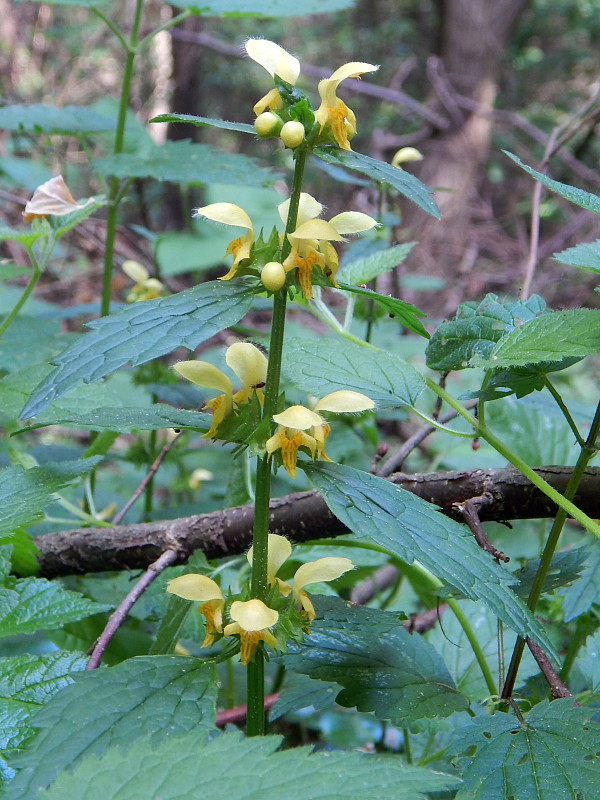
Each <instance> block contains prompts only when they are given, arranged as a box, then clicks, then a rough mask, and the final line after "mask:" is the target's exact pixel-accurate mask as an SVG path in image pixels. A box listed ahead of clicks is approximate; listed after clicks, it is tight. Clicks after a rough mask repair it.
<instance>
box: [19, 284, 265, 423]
mask: <svg viewBox="0 0 600 800" xmlns="http://www.w3.org/2000/svg"><path fill="white" fill-rule="evenodd" d="M252 299H253V294H252V291H251V290H250V289H249V288H248V287H247V286H245V285H244V283H242V282H239V281H238V282H236V283H235V285H231V284H230V283H223V282H221V281H213V282H209V283H204V284H200V285H199V286H195V287H194V288H192V289H187V290H186V291H184V292H180V293H179V294H174V295H170V296H169V297H161V298H159V299H157V300H145V301H144V302H142V303H135V304H133V305H131V306H127V307H126V308H123V309H121V310H120V311H118V312H117V313H116V314H111V315H110V316H108V317H102V318H101V319H98V320H95V321H94V322H91V323H89V325H88V327H89V328H91V329H92V330H91V332H90V333H88V334H86V335H85V336H82V337H80V338H79V339H77V341H75V342H74V343H73V344H72V345H71V347H69V348H68V349H67V350H65V351H64V352H63V353H61V354H60V355H59V356H57V357H56V358H55V359H54V363H55V364H56V365H57V366H56V369H54V370H53V371H52V373H51V374H50V375H49V376H48V378H47V379H46V380H45V381H43V382H42V383H41V384H40V386H39V387H38V388H37V389H36V390H35V391H34V392H33V395H32V397H31V398H30V400H29V402H28V403H27V405H26V406H25V408H24V409H23V412H22V414H21V417H22V418H23V419H27V418H29V417H33V416H35V415H36V414H38V413H39V412H40V411H43V410H44V409H45V408H47V406H48V405H50V403H51V402H52V401H53V400H55V399H56V398H57V397H62V396H63V395H64V394H65V393H66V392H67V391H68V390H69V389H70V388H71V387H72V386H74V385H75V384H76V383H79V381H81V380H83V381H85V382H86V383H91V382H92V381H95V380H98V379H99V378H102V377H104V376H105V375H108V374H109V373H111V372H114V371H115V370H116V369H118V368H119V367H121V366H123V365H124V364H126V363H127V362H130V363H131V364H132V365H133V366H136V365H137V364H143V363H144V362H146V361H150V360H151V359H153V358H158V357H159V356H162V355H164V354H165V353H169V352H170V351H172V350H174V349H175V348H176V347H187V348H188V349H190V350H193V349H194V348H195V347H196V346H197V345H199V344H200V342H203V341H205V340H206V339H209V338H210V337H211V336H214V335H215V334H216V333H218V332H219V331H221V330H223V329H224V328H227V327H228V326H229V325H234V324H235V323H236V322H237V321H238V320H240V319H241V318H242V317H243V316H244V315H245V314H246V313H247V312H248V310H249V309H250V306H251V305H252Z"/></svg>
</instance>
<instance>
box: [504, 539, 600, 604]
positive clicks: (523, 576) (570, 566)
mask: <svg viewBox="0 0 600 800" xmlns="http://www.w3.org/2000/svg"><path fill="white" fill-rule="evenodd" d="M589 554H590V550H589V549H588V548H587V547H576V548H574V549H573V550H563V551H560V552H558V553H555V555H554V557H553V559H552V563H551V564H550V567H549V569H548V571H547V573H546V577H545V578H544V584H543V586H542V592H543V593H544V594H549V593H550V592H553V591H554V590H555V589H559V588H560V587H562V586H568V585H569V584H571V583H573V582H574V581H576V580H577V579H578V578H579V577H580V576H581V573H582V572H583V571H584V570H585V568H586V564H585V562H586V559H587V558H588V557H589ZM540 564H541V559H535V560H532V561H528V562H527V564H525V566H524V567H523V569H520V570H519V571H518V572H517V573H515V574H516V577H517V578H518V579H519V583H518V584H517V586H516V587H515V593H516V594H518V595H519V597H521V598H522V599H523V600H526V599H527V598H528V597H529V594H530V592H531V589H532V587H533V583H534V581H535V579H536V576H537V573H538V571H539V568H540Z"/></svg>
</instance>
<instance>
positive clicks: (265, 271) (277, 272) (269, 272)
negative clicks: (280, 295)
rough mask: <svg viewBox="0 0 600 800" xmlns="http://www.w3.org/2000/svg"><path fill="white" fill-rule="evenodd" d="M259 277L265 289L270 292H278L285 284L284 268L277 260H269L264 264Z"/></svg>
mask: <svg viewBox="0 0 600 800" xmlns="http://www.w3.org/2000/svg"><path fill="white" fill-rule="evenodd" d="M260 279H261V281H262V285H263V286H264V287H265V289H268V290H269V291H270V292H278V291H279V289H281V288H282V286H283V285H284V284H285V270H284V268H283V264H280V263H279V261H269V263H268V264H265V265H264V267H263V268H262V271H261V273H260Z"/></svg>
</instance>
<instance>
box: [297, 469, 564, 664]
mask: <svg viewBox="0 0 600 800" xmlns="http://www.w3.org/2000/svg"><path fill="white" fill-rule="evenodd" d="M302 468H303V469H305V471H306V473H307V474H308V476H309V478H310V479H311V481H312V482H313V483H314V485H315V486H316V488H317V489H318V490H319V491H320V492H321V494H322V495H323V498H324V500H325V502H326V503H327V505H328V507H329V509H330V510H331V512H332V513H333V514H335V516H336V517H337V518H338V519H339V520H340V522H342V523H343V524H344V525H346V526H347V527H348V528H349V529H350V530H351V531H352V532H353V533H354V534H355V535H356V536H358V537H359V538H368V539H370V540H372V541H374V542H375V543H376V544H378V545H380V546H381V547H384V548H385V549H386V550H387V551H388V552H390V553H392V554H393V555H395V556H397V557H398V558H400V559H402V561H405V562H406V563H407V564H412V563H413V561H415V560H417V561H419V562H420V563H421V564H422V565H423V566H424V567H426V568H427V569H429V570H431V572H432V573H433V574H434V575H435V576H436V577H438V578H440V579H441V580H443V581H444V582H445V583H447V584H448V586H451V587H453V588H454V589H457V590H458V591H459V592H460V593H461V594H463V595H464V596H465V597H468V598H470V599H471V600H482V601H483V602H484V603H485V604H486V605H487V606H488V607H489V608H490V609H491V610H492V611H493V612H494V614H496V616H497V617H499V618H500V619H501V620H503V621H504V622H505V623H506V624H507V625H508V626H509V627H510V628H512V629H513V630H514V631H516V632H517V633H518V634H520V635H522V636H531V638H532V639H533V640H534V641H536V642H538V643H539V644H540V646H541V647H543V649H544V650H545V651H546V652H551V653H552V652H553V647H552V645H551V644H550V642H549V640H548V637H547V636H546V633H545V632H544V629H543V627H542V626H541V625H540V624H539V623H538V622H537V620H536V619H535V618H534V617H533V616H532V614H531V612H530V611H529V610H528V609H527V607H526V606H525V604H524V603H523V602H522V601H521V600H519V598H518V597H517V596H516V595H515V594H514V592H512V591H511V589H510V588H509V584H511V583H514V581H515V578H514V576H512V575H511V574H510V573H508V572H507V571H506V570H504V569H503V568H502V567H500V566H499V565H498V564H496V563H495V562H494V560H493V559H492V558H491V556H490V555H489V553H485V552H484V551H483V550H482V549H481V548H480V547H479V546H478V545H477V544H476V542H475V539H474V538H473V536H472V534H471V533H470V532H469V531H467V530H466V529H465V528H464V527H463V526H461V525H459V524H458V522H455V521H454V520H452V519H450V518H449V517H446V516H444V515H443V514H441V513H440V512H439V511H438V510H437V509H436V506H434V505H432V504H431V503H427V502H426V501H425V500H422V499H421V498H420V497H416V496H415V495H413V494H411V493H410V492H407V491H405V490H404V489H402V488H400V487H399V486H395V485H394V484H393V483H390V482H389V481H386V480H384V479H383V478H378V477H377V476H375V475H371V474H369V473H367V472H362V471H361V470H357V469H354V468H353V467H346V466H342V465H341V464H327V463H315V464H310V463H307V464H306V465H305V464H304V463H303V464H302Z"/></svg>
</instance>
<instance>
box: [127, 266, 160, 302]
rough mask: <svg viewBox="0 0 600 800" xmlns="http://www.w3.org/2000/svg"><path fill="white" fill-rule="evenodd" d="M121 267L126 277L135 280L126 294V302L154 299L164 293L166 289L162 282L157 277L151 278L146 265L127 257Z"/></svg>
mask: <svg viewBox="0 0 600 800" xmlns="http://www.w3.org/2000/svg"><path fill="white" fill-rule="evenodd" d="M121 269H122V270H123V272H124V273H125V275H127V277H128V278H131V280H132V281H135V286H133V288H132V289H131V291H130V292H129V294H128V295H127V302H128V303H138V302H141V301H142V300H155V299H156V298H158V297H162V296H163V295H164V294H165V293H166V291H167V289H166V287H165V285H164V283H161V282H160V281H159V280H158V279H157V278H151V277H150V273H149V272H148V270H147V269H146V267H144V266H143V264H140V263H139V261H134V260H133V259H131V258H128V259H127V261H124V262H123V264H122V265H121Z"/></svg>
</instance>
